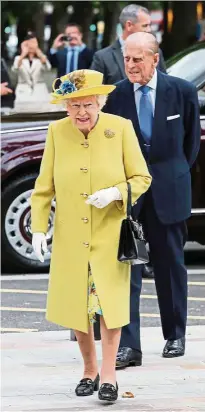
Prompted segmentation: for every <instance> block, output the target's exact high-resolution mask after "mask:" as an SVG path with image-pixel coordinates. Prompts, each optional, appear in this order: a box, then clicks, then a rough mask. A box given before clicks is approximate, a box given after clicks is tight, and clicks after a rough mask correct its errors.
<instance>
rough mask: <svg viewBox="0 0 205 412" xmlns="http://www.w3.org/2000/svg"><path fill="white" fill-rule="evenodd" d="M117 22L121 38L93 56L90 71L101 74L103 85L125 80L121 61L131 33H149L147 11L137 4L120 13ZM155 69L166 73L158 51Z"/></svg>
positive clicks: (149, 23) (161, 56)
mask: <svg viewBox="0 0 205 412" xmlns="http://www.w3.org/2000/svg"><path fill="white" fill-rule="evenodd" d="M119 21H120V23H121V26H122V30H123V31H122V36H121V37H119V39H117V40H116V41H115V42H114V43H113V44H111V46H108V47H106V48H104V49H102V50H99V51H97V52H96V53H95V54H94V57H93V62H92V65H91V69H93V70H98V71H99V72H101V73H103V76H104V77H103V82H104V83H105V84H108V83H109V84H115V83H117V82H119V81H120V80H123V79H125V77H126V74H125V66H124V59H123V45H124V42H125V40H126V39H127V37H128V36H129V35H130V34H132V33H137V32H151V17H150V14H149V11H148V9H146V8H145V7H142V6H138V5H137V4H129V5H128V6H126V7H124V9H123V10H122V11H121V14H120V17H119ZM157 68H158V69H159V70H161V71H162V72H165V73H166V67H165V62H164V58H163V54H162V51H161V50H159V62H158V65H157Z"/></svg>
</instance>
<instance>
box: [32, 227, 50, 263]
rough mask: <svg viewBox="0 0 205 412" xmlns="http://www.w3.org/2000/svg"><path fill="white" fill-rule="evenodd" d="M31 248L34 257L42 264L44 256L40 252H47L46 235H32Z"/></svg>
mask: <svg viewBox="0 0 205 412" xmlns="http://www.w3.org/2000/svg"><path fill="white" fill-rule="evenodd" d="M32 246H33V250H34V253H35V255H36V257H37V258H38V260H40V262H42V263H43V262H44V255H43V253H42V252H44V253H47V252H48V248H47V241H46V235H45V234H44V233H41V232H38V233H33V237H32Z"/></svg>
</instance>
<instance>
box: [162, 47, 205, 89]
mask: <svg viewBox="0 0 205 412" xmlns="http://www.w3.org/2000/svg"><path fill="white" fill-rule="evenodd" d="M204 62H205V49H200V50H196V51H193V52H191V53H189V54H187V55H186V56H184V57H182V59H180V60H178V61H177V62H176V63H174V64H173V65H172V66H171V67H169V69H168V70H167V72H168V74H169V75H171V76H176V77H180V78H181V79H185V80H188V81H190V82H192V83H193V84H194V85H195V86H196V87H197V86H199V85H200V84H202V83H203V80H204V78H205V64H204Z"/></svg>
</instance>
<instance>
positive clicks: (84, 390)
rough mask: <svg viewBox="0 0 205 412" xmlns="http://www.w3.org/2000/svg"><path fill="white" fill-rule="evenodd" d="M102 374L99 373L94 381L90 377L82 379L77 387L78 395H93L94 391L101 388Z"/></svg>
mask: <svg viewBox="0 0 205 412" xmlns="http://www.w3.org/2000/svg"><path fill="white" fill-rule="evenodd" d="M99 382H100V376H99V375H97V376H96V378H95V380H94V381H92V379H90V378H84V379H81V381H80V382H79V384H78V385H77V386H76V388H75V393H76V395H77V396H90V395H93V393H94V391H98V389H99Z"/></svg>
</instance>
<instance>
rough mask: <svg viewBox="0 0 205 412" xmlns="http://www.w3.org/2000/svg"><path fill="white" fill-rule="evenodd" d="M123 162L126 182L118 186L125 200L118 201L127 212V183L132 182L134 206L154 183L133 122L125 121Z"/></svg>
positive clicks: (118, 204)
mask: <svg viewBox="0 0 205 412" xmlns="http://www.w3.org/2000/svg"><path fill="white" fill-rule="evenodd" d="M123 161H124V168H125V176H126V181H124V182H120V183H119V184H117V185H116V187H117V188H118V189H119V191H120V192H121V194H122V199H123V200H122V201H117V206H118V208H119V209H123V210H124V212H126V209H127V181H128V182H130V184H131V188H132V204H134V203H135V202H136V200H137V199H138V198H139V197H140V196H141V195H142V194H143V193H145V192H146V191H147V190H148V188H149V186H150V184H151V181H152V178H151V176H150V174H149V172H148V169H147V165H146V162H145V159H144V157H143V155H142V152H141V149H140V146H139V143H138V139H137V137H136V134H135V131H134V128H133V125H132V122H131V120H125V127H124V131H123Z"/></svg>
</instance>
